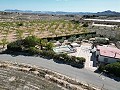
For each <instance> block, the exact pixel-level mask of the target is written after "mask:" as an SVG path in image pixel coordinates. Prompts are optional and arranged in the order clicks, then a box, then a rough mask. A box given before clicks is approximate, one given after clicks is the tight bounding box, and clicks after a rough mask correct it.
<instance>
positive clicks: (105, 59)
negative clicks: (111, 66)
mask: <svg viewBox="0 0 120 90" xmlns="http://www.w3.org/2000/svg"><path fill="white" fill-rule="evenodd" d="M96 55H98V61H99V62H102V63H115V62H117V61H120V59H116V58H111V57H106V56H102V55H100V52H99V51H97V52H96Z"/></svg>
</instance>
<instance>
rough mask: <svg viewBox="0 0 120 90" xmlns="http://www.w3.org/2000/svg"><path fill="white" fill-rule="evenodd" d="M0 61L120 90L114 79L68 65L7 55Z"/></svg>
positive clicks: (30, 57)
mask: <svg viewBox="0 0 120 90" xmlns="http://www.w3.org/2000/svg"><path fill="white" fill-rule="evenodd" d="M0 61H10V62H17V63H25V64H31V65H36V66H38V67H44V68H47V69H50V70H53V71H56V72H59V73H61V74H64V75H67V76H69V77H71V78H74V79H76V80H79V81H81V82H86V83H88V84H90V85H95V86H98V87H100V88H105V90H120V81H115V80H114V79H111V78H108V77H105V76H103V75H100V74H97V73H94V72H93V71H90V70H87V69H77V68H74V67H71V66H69V65H65V64H59V63H56V62H54V61H53V60H47V59H43V58H40V57H32V56H21V55H19V56H11V55H7V54H0Z"/></svg>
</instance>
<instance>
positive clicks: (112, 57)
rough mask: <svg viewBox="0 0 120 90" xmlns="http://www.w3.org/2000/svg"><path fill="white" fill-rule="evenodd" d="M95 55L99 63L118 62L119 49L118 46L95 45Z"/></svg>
mask: <svg viewBox="0 0 120 90" xmlns="http://www.w3.org/2000/svg"><path fill="white" fill-rule="evenodd" d="M96 55H97V60H98V62H100V63H105V64H107V63H114V62H120V49H118V48H114V47H105V46H97V51H96Z"/></svg>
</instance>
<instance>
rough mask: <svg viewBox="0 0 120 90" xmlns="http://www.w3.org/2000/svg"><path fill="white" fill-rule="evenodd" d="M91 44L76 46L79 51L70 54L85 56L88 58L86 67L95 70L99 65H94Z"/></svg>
mask: <svg viewBox="0 0 120 90" xmlns="http://www.w3.org/2000/svg"><path fill="white" fill-rule="evenodd" d="M90 49H91V44H84V45H81V46H80V47H76V50H77V52H75V53H70V54H69V55H72V56H76V57H84V58H85V59H86V62H85V69H88V70H91V71H95V70H96V69H97V67H94V65H93V64H94V63H93V61H91V56H92V53H90Z"/></svg>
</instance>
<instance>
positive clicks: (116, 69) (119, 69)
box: [98, 62, 120, 77]
mask: <svg viewBox="0 0 120 90" xmlns="http://www.w3.org/2000/svg"><path fill="white" fill-rule="evenodd" d="M98 71H100V72H103V71H106V73H107V74H113V75H115V76H118V77H120V62H116V63H112V64H107V65H100V66H99V68H98Z"/></svg>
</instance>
